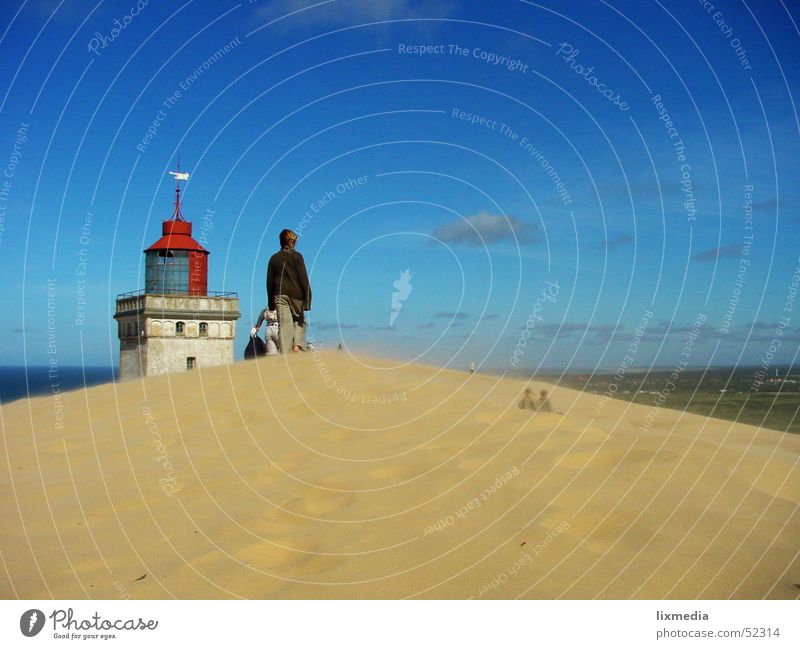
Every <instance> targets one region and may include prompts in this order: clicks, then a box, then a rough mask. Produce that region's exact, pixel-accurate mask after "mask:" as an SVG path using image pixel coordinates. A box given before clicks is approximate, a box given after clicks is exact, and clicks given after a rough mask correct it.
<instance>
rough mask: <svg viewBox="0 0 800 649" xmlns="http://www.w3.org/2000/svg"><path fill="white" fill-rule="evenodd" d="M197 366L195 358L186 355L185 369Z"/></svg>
mask: <svg viewBox="0 0 800 649" xmlns="http://www.w3.org/2000/svg"><path fill="white" fill-rule="evenodd" d="M195 367H197V358H196V357H194V356H187V357H186V369H187V370H193V369H194V368H195Z"/></svg>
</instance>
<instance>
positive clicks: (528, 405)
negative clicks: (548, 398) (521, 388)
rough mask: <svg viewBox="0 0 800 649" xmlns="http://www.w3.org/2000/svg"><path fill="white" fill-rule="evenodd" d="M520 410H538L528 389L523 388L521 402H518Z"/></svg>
mask: <svg viewBox="0 0 800 649" xmlns="http://www.w3.org/2000/svg"><path fill="white" fill-rule="evenodd" d="M517 405H519V407H520V408H522V409H523V410H538V407H537V405H536V400H535V399H534V398H533V393H532V391H531V389H530V388H525V393H524V394H523V395H522V401H520V402H519V404H517Z"/></svg>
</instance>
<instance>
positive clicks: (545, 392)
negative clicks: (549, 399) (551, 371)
mask: <svg viewBox="0 0 800 649" xmlns="http://www.w3.org/2000/svg"><path fill="white" fill-rule="evenodd" d="M539 394H540V395H541V396H543V397H546V396H547V390H542V391H541V392H540V393H539Z"/></svg>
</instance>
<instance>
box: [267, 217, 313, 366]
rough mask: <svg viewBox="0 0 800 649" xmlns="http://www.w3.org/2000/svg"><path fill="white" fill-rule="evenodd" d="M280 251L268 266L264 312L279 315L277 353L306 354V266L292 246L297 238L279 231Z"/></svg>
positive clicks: (308, 307) (308, 291) (308, 296)
mask: <svg viewBox="0 0 800 649" xmlns="http://www.w3.org/2000/svg"><path fill="white" fill-rule="evenodd" d="M279 241H280V244H281V249H280V250H279V251H278V252H276V253H275V254H274V255H272V257H270V259H269V264H268V265H267V302H268V304H267V308H268V309H269V310H270V311H277V312H278V325H279V336H280V345H279V348H280V352H281V353H282V354H287V353H289V350H290V349H291V350H292V351H293V352H301V351H306V348H307V347H306V318H305V313H304V312H305V311H310V310H311V285H310V284H309V283H308V272H307V271H306V262H305V261H304V260H303V255H301V254H300V253H299V252H297V250H295V246H296V245H297V235H296V234H295V233H294V232H292V231H291V230H281V233H280V235H279Z"/></svg>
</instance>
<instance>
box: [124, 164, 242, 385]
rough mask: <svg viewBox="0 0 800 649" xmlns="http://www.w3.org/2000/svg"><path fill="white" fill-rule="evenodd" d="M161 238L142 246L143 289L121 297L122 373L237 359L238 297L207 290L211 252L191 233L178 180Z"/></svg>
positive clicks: (175, 173)
mask: <svg viewBox="0 0 800 649" xmlns="http://www.w3.org/2000/svg"><path fill="white" fill-rule="evenodd" d="M170 174H171V175H172V176H173V177H174V178H175V184H176V186H175V207H174V210H173V213H172V217H171V218H169V219H167V220H166V221H164V222H163V223H162V225H161V235H162V236H161V238H160V239H159V240H158V241H156V242H155V243H154V244H153V245H152V246H150V247H149V248H147V249H146V250H145V251H144V255H145V279H144V289H143V290H139V291H134V292H131V293H122V294H121V295H119V296H117V308H116V313H115V314H114V318H115V319H116V320H117V327H118V334H119V339H120V378H122V379H125V378H132V377H137V376H152V375H156V374H167V373H171V372H183V371H186V370H187V369H193V368H195V367H206V366H211V365H224V364H227V363H231V362H232V361H233V340H234V338H235V337H236V321H237V320H238V319H239V316H240V315H241V314H240V313H239V299H238V297H237V296H236V293H221V292H212V293H209V291H208V255H209V251H208V250H206V249H205V248H204V247H203V246H201V245H200V244H199V243H198V242H197V241H195V240H194V239H193V238H192V224H191V222H190V221H187V220H185V219H184V218H183V214H182V210H181V208H182V206H181V188H180V181H182V180H184V181H185V180H188V179H189V174H188V173H186V172H181V171H180V169H178V171H171V172H170Z"/></svg>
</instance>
